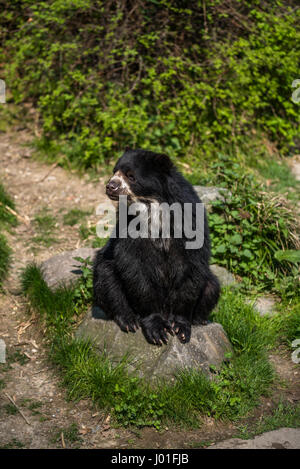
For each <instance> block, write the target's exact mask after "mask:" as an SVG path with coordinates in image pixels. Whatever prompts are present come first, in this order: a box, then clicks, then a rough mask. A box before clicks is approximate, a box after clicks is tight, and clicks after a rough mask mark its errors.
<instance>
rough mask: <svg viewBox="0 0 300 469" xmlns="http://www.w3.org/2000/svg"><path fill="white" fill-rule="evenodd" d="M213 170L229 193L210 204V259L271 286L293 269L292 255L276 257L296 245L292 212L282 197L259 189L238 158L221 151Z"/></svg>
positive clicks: (294, 221) (263, 285) (254, 281)
mask: <svg viewBox="0 0 300 469" xmlns="http://www.w3.org/2000/svg"><path fill="white" fill-rule="evenodd" d="M212 171H214V180H215V182H216V183H217V184H218V185H219V186H221V187H225V188H227V189H229V190H230V191H231V194H232V195H231V197H227V198H226V200H225V202H222V201H221V200H217V201H215V202H213V208H212V213H211V214H210V215H209V225H210V230H211V239H212V256H213V257H212V263H214V262H216V263H217V264H220V265H224V266H226V267H228V268H229V270H230V271H232V272H234V273H236V274H237V275H239V276H241V277H243V278H244V280H245V281H248V282H249V281H251V282H252V283H255V284H257V285H260V287H261V288H266V287H273V286H274V280H275V278H277V279H281V278H283V277H284V275H288V274H291V273H292V271H293V264H292V263H291V262H290V260H291V259H290V257H289V258H287V256H286V255H285V259H284V260H283V257H282V255H281V259H280V260H279V259H278V254H277V253H278V251H281V250H284V251H285V253H288V252H289V251H290V250H293V249H294V248H297V247H298V246H299V240H298V236H297V229H298V226H297V221H296V220H295V216H294V213H293V210H292V209H291V207H289V206H288V205H287V202H286V201H285V200H284V199H283V198H282V197H281V196H279V195H275V194H273V193H269V192H265V191H264V192H263V191H262V190H261V186H260V184H259V183H258V182H257V181H256V180H255V178H254V176H253V175H252V174H249V173H247V172H245V170H244V168H243V167H242V166H241V165H240V164H239V163H238V162H237V160H236V159H231V158H229V157H227V156H224V155H222V154H219V155H218V159H217V161H216V162H215V163H214V164H213V165H212Z"/></svg>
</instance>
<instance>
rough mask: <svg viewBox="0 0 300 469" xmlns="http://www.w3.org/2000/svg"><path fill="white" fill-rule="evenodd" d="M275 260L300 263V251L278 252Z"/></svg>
mask: <svg viewBox="0 0 300 469" xmlns="http://www.w3.org/2000/svg"><path fill="white" fill-rule="evenodd" d="M274 257H275V259H277V260H278V261H279V262H281V261H288V262H294V263H297V262H300V250H292V249H290V250H286V251H276V252H275V254H274Z"/></svg>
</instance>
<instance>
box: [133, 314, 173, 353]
mask: <svg viewBox="0 0 300 469" xmlns="http://www.w3.org/2000/svg"><path fill="white" fill-rule="evenodd" d="M141 326H142V331H143V333H144V336H145V338H146V340H147V341H148V342H149V343H150V344H155V345H159V346H160V345H162V344H163V343H164V344H167V343H168V334H167V333H169V334H171V335H174V332H173V330H172V326H171V324H170V322H169V321H167V320H166V319H164V318H162V317H161V316H160V315H159V314H151V315H150V316H148V317H146V318H144V319H143V320H142V321H141Z"/></svg>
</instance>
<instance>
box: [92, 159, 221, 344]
mask: <svg viewBox="0 0 300 469" xmlns="http://www.w3.org/2000/svg"><path fill="white" fill-rule="evenodd" d="M106 193H107V195H108V196H109V198H110V199H112V200H119V199H124V197H122V198H121V197H120V196H126V200H127V204H126V205H125V207H126V210H127V214H126V215H127V218H126V220H127V222H126V223H127V227H128V226H129V224H130V222H131V221H132V220H133V219H134V217H133V215H132V214H131V213H130V206H131V205H132V204H133V203H135V202H138V203H140V204H142V206H144V207H146V208H147V207H149V206H150V204H153V203H158V204H163V203H165V205H166V204H168V206H171V205H172V204H174V203H175V204H176V203H177V206H178V205H179V207H183V206H189V207H192V217H191V220H192V226H193V228H195V216H196V206H197V205H201V206H203V205H202V204H201V201H200V199H199V197H198V195H197V193H196V192H195V190H194V188H193V187H192V185H191V184H190V183H189V182H188V181H186V180H185V179H184V177H183V176H182V174H181V173H180V172H179V171H178V170H177V169H176V167H175V166H174V164H173V163H172V161H171V160H170V158H169V157H168V156H167V155H163V154H158V153H154V152H151V151H146V150H126V151H125V153H124V154H123V156H122V157H121V158H120V159H119V160H118V162H117V164H116V166H115V168H114V175H113V176H112V177H111V179H110V180H109V182H108V184H107V186H106ZM119 211H120V207H119ZM119 215H120V214H119ZM149 219H150V218H149V216H148V218H147V220H149ZM158 219H159V220H161V216H159V217H158ZM169 220H170V224H171V230H170V236H169V237H165V238H162V236H160V235H161V226H160V227H159V234H160V235H159V236H155V237H151V233H152V232H151V233H150V231H148V233H150V235H149V236H140V237H131V236H127V237H125V236H124V233H123V234H122V233H121V231H122V230H121V228H120V216H118V218H117V224H116V227H115V234H114V236H111V237H110V238H109V240H108V242H107V244H106V246H104V248H102V249H101V250H99V251H98V253H97V255H96V258H95V261H94V267H93V284H94V303H95V305H96V306H99V307H100V308H102V309H103V310H104V312H105V313H106V315H107V317H108V318H110V319H113V320H114V321H115V322H116V323H117V324H118V325H119V327H120V328H121V329H122V330H123V331H125V332H135V331H136V330H137V328H138V327H139V326H140V327H141V328H142V331H143V333H144V336H145V338H146V339H147V341H148V342H150V343H152V344H156V345H162V343H165V344H166V343H167V342H168V334H171V335H175V334H176V335H177V337H178V339H179V340H180V342H182V343H186V342H189V340H190V337H191V326H192V325H193V324H207V320H208V317H209V314H210V312H211V311H212V309H213V308H214V307H215V305H216V304H217V302H218V299H219V294H220V285H219V281H218V279H217V277H216V276H215V275H214V274H213V273H212V271H211V270H210V268H209V259H210V239H209V230H208V223H207V218H206V213H205V210H203V223H202V225H203V226H202V230H203V234H204V235H203V242H202V245H201V247H197V248H196V249H187V247H186V242H187V240H188V239H187V238H186V236H185V234H183V235H182V236H181V237H179V236H177V235H176V236H175V235H174V230H175V222H174V216H173V212H172V213H171V216H170V218H169ZM150 225H151V222H150ZM150 228H151V227H150ZM150 228H149V230H150ZM146 234H147V233H146ZM144 235H145V233H144Z"/></svg>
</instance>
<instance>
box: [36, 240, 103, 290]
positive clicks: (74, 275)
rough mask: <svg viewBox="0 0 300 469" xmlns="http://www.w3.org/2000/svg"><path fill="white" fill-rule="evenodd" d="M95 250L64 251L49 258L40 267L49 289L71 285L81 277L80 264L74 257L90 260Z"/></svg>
mask: <svg viewBox="0 0 300 469" xmlns="http://www.w3.org/2000/svg"><path fill="white" fill-rule="evenodd" d="M96 251H97V250H96V249H93V248H80V249H75V250H74V251H65V252H63V253H61V254H57V255H56V256H53V257H50V259H48V260H46V261H45V262H43V263H42V265H41V270H42V273H43V277H44V280H45V282H46V283H47V285H48V286H49V287H50V288H55V287H57V286H58V285H60V284H62V283H63V284H65V285H68V284H72V283H74V282H76V280H78V279H79V278H80V276H81V275H82V270H81V268H80V266H81V263H80V262H78V261H76V260H75V259H74V258H75V257H81V258H82V259H87V258H88V257H90V259H91V260H92V259H93V257H94V255H95V253H96Z"/></svg>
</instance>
